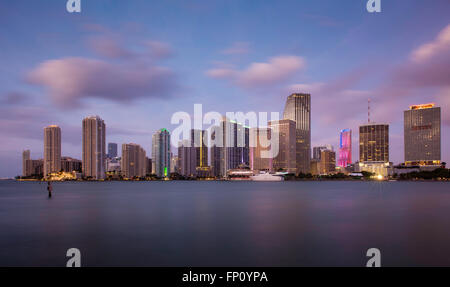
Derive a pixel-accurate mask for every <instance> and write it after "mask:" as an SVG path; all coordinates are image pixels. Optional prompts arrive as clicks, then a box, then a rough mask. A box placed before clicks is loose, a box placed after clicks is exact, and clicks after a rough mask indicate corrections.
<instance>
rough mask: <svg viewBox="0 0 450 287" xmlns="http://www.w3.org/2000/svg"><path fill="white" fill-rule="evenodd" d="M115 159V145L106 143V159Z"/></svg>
mask: <svg viewBox="0 0 450 287" xmlns="http://www.w3.org/2000/svg"><path fill="white" fill-rule="evenodd" d="M115 157H117V144H116V143H108V158H115Z"/></svg>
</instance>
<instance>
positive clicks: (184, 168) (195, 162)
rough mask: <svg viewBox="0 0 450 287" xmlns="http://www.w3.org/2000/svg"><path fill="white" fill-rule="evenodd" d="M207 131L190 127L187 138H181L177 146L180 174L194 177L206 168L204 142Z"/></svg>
mask: <svg viewBox="0 0 450 287" xmlns="http://www.w3.org/2000/svg"><path fill="white" fill-rule="evenodd" d="M206 135H207V131H205V130H197V129H192V130H191V133H190V139H189V140H183V141H181V142H180V144H179V147H178V157H179V163H180V174H181V175H184V176H191V177H195V176H197V175H198V173H199V172H200V173H202V170H205V169H208V168H209V167H208V148H207V146H206V144H205V142H204V139H205V138H207V136H206Z"/></svg>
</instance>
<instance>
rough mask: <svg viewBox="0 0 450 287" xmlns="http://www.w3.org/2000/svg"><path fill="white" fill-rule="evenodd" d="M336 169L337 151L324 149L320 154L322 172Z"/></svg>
mask: <svg viewBox="0 0 450 287" xmlns="http://www.w3.org/2000/svg"><path fill="white" fill-rule="evenodd" d="M335 171H336V153H335V152H334V151H332V150H329V149H327V150H323V151H321V155H320V173H321V174H330V173H333V172H335Z"/></svg>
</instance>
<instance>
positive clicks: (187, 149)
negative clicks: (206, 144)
mask: <svg viewBox="0 0 450 287" xmlns="http://www.w3.org/2000/svg"><path fill="white" fill-rule="evenodd" d="M195 158H196V156H195V149H194V148H193V147H191V140H188V139H186V140H182V141H181V142H180V143H179V144H178V161H179V171H180V174H181V175H183V176H187V177H194V176H195V168H196V161H195Z"/></svg>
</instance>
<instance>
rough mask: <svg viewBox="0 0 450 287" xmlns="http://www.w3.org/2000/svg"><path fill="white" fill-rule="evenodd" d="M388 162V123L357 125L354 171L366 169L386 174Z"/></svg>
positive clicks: (377, 173)
mask: <svg viewBox="0 0 450 287" xmlns="http://www.w3.org/2000/svg"><path fill="white" fill-rule="evenodd" d="M390 166H391V163H390V162H389V125H388V124H377V123H367V124H364V125H361V126H360V127H359V163H358V166H357V168H356V172H361V171H367V172H372V173H375V175H377V176H384V177H385V176H387V175H388V170H387V169H388V168H389V167H390Z"/></svg>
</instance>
